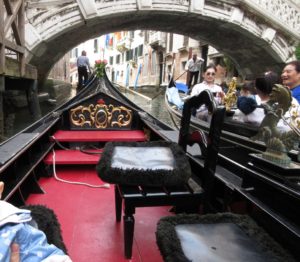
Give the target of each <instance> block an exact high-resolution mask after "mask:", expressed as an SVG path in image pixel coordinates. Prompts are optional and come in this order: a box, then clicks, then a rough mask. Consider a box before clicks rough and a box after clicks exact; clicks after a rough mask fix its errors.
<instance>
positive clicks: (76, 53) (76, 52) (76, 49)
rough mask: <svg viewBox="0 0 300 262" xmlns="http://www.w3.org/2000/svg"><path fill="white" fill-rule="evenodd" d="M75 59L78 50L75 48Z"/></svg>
mask: <svg viewBox="0 0 300 262" xmlns="http://www.w3.org/2000/svg"><path fill="white" fill-rule="evenodd" d="M74 51H75V57H78V48H75V50H74Z"/></svg>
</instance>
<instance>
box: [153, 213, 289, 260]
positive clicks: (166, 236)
mask: <svg viewBox="0 0 300 262" xmlns="http://www.w3.org/2000/svg"><path fill="white" fill-rule="evenodd" d="M200 223H201V224H213V223H234V224H236V225H237V226H239V227H240V228H241V229H242V230H243V231H244V232H245V233H246V234H247V235H248V236H249V237H250V238H252V239H253V240H255V241H256V242H257V243H258V244H259V245H260V248H261V250H262V251H263V252H264V253H265V254H266V255H267V256H268V257H269V258H270V260H268V261H273V262H275V261H277V262H279V261H282V262H285V261H289V262H295V260H294V259H293V257H292V256H291V255H290V254H289V253H287V252H286V251H285V250H284V249H283V248H282V247H281V246H280V245H279V244H278V243H277V242H275V240H273V239H272V238H271V237H270V236H269V235H268V234H267V233H266V232H265V231H264V230H263V229H262V228H261V227H259V226H258V225H257V224H256V223H255V222H254V220H253V219H251V218H250V217H249V216H246V215H236V214H233V213H219V214H208V215H198V214H188V215H186V214H178V215H176V216H168V217H164V218H161V219H160V220H159V222H158V224H157V230H156V242H157V245H158V247H159V250H160V252H161V254H162V256H163V258H164V261H165V262H174V261H176V262H188V261H190V260H189V259H188V258H187V257H186V256H185V255H184V252H183V250H182V247H181V244H180V240H179V238H178V237H177V233H176V229H175V226H176V225H182V224H200ZM199 261H202V260H201V259H200V258H199ZM203 262H205V261H203Z"/></svg>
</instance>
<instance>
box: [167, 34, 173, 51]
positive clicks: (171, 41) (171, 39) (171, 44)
mask: <svg viewBox="0 0 300 262" xmlns="http://www.w3.org/2000/svg"><path fill="white" fill-rule="evenodd" d="M172 50H173V34H172V33H171V34H170V36H169V44H168V52H172Z"/></svg>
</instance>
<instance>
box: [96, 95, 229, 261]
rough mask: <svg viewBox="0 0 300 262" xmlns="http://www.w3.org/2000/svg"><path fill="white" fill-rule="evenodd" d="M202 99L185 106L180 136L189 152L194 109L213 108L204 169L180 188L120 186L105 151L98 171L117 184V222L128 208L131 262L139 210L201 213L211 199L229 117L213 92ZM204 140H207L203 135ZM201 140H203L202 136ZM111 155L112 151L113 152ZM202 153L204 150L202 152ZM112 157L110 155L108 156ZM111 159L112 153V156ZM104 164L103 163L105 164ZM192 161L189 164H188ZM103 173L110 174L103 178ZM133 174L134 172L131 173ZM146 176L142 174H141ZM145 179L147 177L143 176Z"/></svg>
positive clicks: (126, 241) (127, 240) (126, 227)
mask: <svg viewBox="0 0 300 262" xmlns="http://www.w3.org/2000/svg"><path fill="white" fill-rule="evenodd" d="M201 94H202V95H199V96H197V97H193V98H191V99H190V100H188V102H186V103H185V105H184V109H183V119H182V125H181V129H180V133H179V134H180V135H179V145H180V146H181V147H182V148H183V149H184V150H186V148H187V145H188V144H192V143H193V142H195V141H191V135H190V134H189V124H190V117H191V112H192V109H193V108H198V107H199V106H200V105H202V104H206V105H208V106H209V107H210V111H212V112H213V114H212V120H211V125H210V131H209V135H208V138H207V140H206V141H207V143H206V141H204V140H199V141H197V143H199V144H201V149H202V150H205V152H202V153H205V160H204V167H200V166H198V167H197V168H198V170H194V172H193V173H192V175H191V177H190V178H189V179H188V180H187V181H186V182H184V183H181V184H177V185H176V186H165V185H164V184H162V185H161V186H158V185H155V186H149V185H148V184H147V186H145V185H143V184H142V183H140V184H137V185H132V184H130V183H129V184H128V183H126V184H124V183H120V181H119V180H118V176H115V178H116V180H115V181H113V180H111V178H109V181H108V180H106V179H107V177H109V175H114V174H113V173H114V171H113V168H109V167H108V168H107V165H109V163H107V159H105V154H106V153H107V152H106V147H104V150H103V155H102V158H101V160H100V162H99V165H98V167H97V169H98V175H99V176H100V177H101V179H102V180H104V181H105V182H110V183H114V184H115V208H116V209H115V210H116V220H117V222H120V221H121V213H122V205H124V217H123V222H124V245H125V257H126V258H128V259H130V258H131V256H132V244H133V234H134V214H135V209H136V208H137V207H150V206H151V207H153V206H174V207H175V211H176V212H188V213H191V212H198V211H199V207H200V204H201V202H202V201H203V198H209V196H208V195H206V194H205V188H206V187H209V186H210V180H209V179H206V178H209V177H210V175H211V174H212V175H213V174H214V172H215V168H216V161H217V155H218V144H219V140H220V134H221V128H222V123H223V119H224V115H225V109H224V108H223V107H222V108H216V106H215V104H214V99H213V96H212V94H211V93H210V92H203V93H201ZM202 136H205V135H204V134H203V133H202ZM198 138H199V136H198ZM110 151H111V149H110ZM199 151H200V150H199ZM108 155H109V154H108ZM110 155H111V152H110ZM101 161H102V162H101ZM187 161H188V160H187ZM103 172H104V173H107V174H105V175H104V177H103ZM129 172H131V171H129ZM141 173H142V172H141ZM141 175H145V174H141Z"/></svg>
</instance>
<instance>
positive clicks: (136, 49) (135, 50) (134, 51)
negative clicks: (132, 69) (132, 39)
mask: <svg viewBox="0 0 300 262" xmlns="http://www.w3.org/2000/svg"><path fill="white" fill-rule="evenodd" d="M137 57H138V47H136V48H134V50H133V60H134V61H135V62H137Z"/></svg>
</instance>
